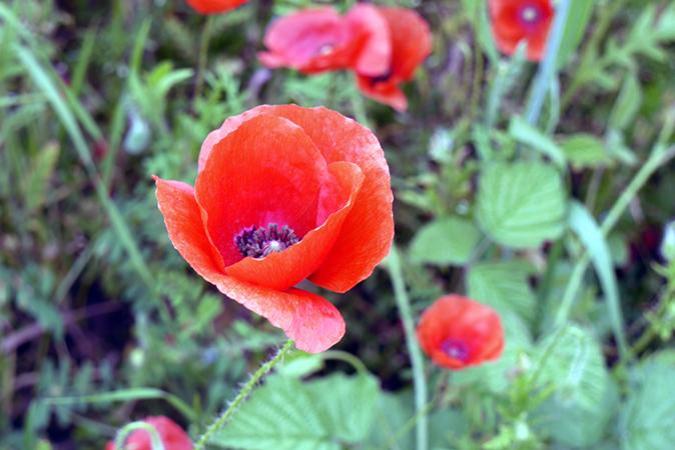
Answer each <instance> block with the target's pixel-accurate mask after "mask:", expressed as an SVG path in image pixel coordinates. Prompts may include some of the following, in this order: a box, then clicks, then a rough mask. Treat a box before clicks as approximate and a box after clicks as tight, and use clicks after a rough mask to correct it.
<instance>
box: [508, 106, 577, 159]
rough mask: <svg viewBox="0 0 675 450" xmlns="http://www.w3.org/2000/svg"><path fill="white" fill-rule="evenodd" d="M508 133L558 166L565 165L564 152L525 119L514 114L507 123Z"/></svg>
mask: <svg viewBox="0 0 675 450" xmlns="http://www.w3.org/2000/svg"><path fill="white" fill-rule="evenodd" d="M509 134H510V135H511V136H512V137H513V138H514V139H515V140H516V141H518V142H520V143H523V144H526V145H527V146H528V147H531V148H532V149H533V150H535V151H537V152H539V153H542V154H544V155H545V156H548V157H549V158H551V161H553V162H554V163H555V164H556V165H557V166H558V167H561V168H562V167H565V153H563V151H562V149H561V148H560V147H558V145H557V144H556V143H555V142H554V141H553V140H552V139H551V138H549V137H548V136H546V135H545V134H544V133H542V132H541V131H539V130H538V129H537V128H535V127H533V126H532V125H530V124H529V123H527V121H526V120H525V119H523V118H522V117H519V116H514V117H513V118H512V119H511V123H510V125H509Z"/></svg>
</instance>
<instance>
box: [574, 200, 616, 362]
mask: <svg viewBox="0 0 675 450" xmlns="http://www.w3.org/2000/svg"><path fill="white" fill-rule="evenodd" d="M570 228H571V229H572V230H573V231H574V232H575V233H576V234H577V236H579V238H580V239H581V241H582V242H583V244H584V247H586V250H587V251H588V254H589V255H590V256H591V260H592V261H593V267H594V268H595V271H596V273H597V274H598V278H599V279H600V284H601V285H602V290H603V293H604V294H605V300H606V302H607V309H608V312H609V318H610V321H611V324H612V330H613V331H614V337H615V338H616V340H617V343H618V345H619V350H620V352H621V353H622V356H625V353H626V351H627V348H628V344H627V342H626V337H625V335H624V325H623V313H622V312H621V301H620V299H619V288H618V285H617V281H616V275H615V274H614V266H613V264H612V256H611V254H610V251H609V246H608V245H607V242H606V240H605V237H604V234H603V232H602V230H601V229H600V226H599V225H598V224H597V223H596V221H595V219H594V218H593V216H592V215H591V213H590V212H588V210H587V209H586V207H585V206H583V205H582V204H581V203H579V202H572V205H571V208H570Z"/></svg>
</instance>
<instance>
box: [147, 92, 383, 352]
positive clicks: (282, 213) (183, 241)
mask: <svg viewBox="0 0 675 450" xmlns="http://www.w3.org/2000/svg"><path fill="white" fill-rule="evenodd" d="M156 183H157V200H158V204H159V209H160V211H161V212H162V214H163V215H164V222H165V224H166V227H167V230H168V232H169V238H170V239H171V241H172V243H173V245H174V246H175V247H176V249H177V250H178V252H179V253H180V254H181V255H182V256H183V257H184V258H185V260H186V261H187V262H188V263H189V264H190V266H192V268H193V269H194V270H195V271H196V272H197V273H198V274H199V275H201V276H202V277H203V278H204V279H206V280H207V281H209V282H210V283H213V284H215V285H216V286H217V287H218V289H219V290H220V291H221V292H222V293H224V294H225V295H227V296H228V297H231V298H232V299H234V300H236V301H238V302H239V303H241V304H242V305H244V306H245V307H247V308H248V309H250V310H251V311H254V312H256V313H257V314H260V315H261V316H263V317H266V318H267V319H268V320H269V321H270V322H271V323H272V324H273V325H274V326H277V327H279V328H282V329H283V330H284V331H285V332H286V334H287V335H288V337H289V338H291V339H293V340H294V341H295V343H296V346H297V347H298V348H299V349H301V350H305V351H308V352H313V353H316V352H321V351H324V350H326V349H328V348H329V347H331V346H332V345H334V344H335V343H336V342H338V341H339V340H340V339H341V338H342V336H343V334H344V328H345V324H344V320H343V319H342V316H341V315H340V313H339V312H338V310H337V309H336V308H335V307H334V306H333V305H332V304H331V303H330V302H328V301H327V300H326V299H324V298H323V297H320V296H318V295H316V294H313V293H310V292H307V291H304V290H300V289H297V288H294V286H295V285H297V284H298V283H299V282H300V281H302V280H304V279H306V278H307V279H309V280H310V281H312V282H313V283H314V284H316V285H318V286H321V287H323V288H326V289H329V290H332V291H335V292H345V291H347V290H349V289H350V288H352V287H353V286H354V285H355V284H357V283H358V282H360V281H361V280H363V279H365V278H367V277H368V276H369V275H370V274H371V272H372V271H373V269H374V268H375V266H376V265H377V264H378V263H379V262H380V261H381V260H382V258H384V256H385V255H386V254H387V252H388V250H389V247H390V245H391V241H392V238H393V230H394V229H393V216H392V200H393V196H392V192H391V186H390V178H389V168H388V166H387V162H386V161H385V159H384V153H383V151H382V148H381V147H380V144H379V142H378V141H377V138H375V136H374V135H373V134H372V133H371V132H370V131H369V130H368V129H366V128H364V127H362V126H361V125H359V124H357V123H356V122H354V121H352V120H350V119H347V118H345V117H343V116H342V115H340V114H338V113H336V112H334V111H330V110H327V109H325V108H311V109H309V108H301V107H298V106H294V105H287V106H259V107H256V108H254V109H252V110H250V111H248V112H245V113H243V114H241V115H239V116H235V117H232V118H230V119H228V120H226V121H225V123H223V125H222V126H221V127H220V128H219V129H218V130H216V131H213V132H212V133H210V134H209V136H208V137H207V138H206V140H205V141H204V144H203V145H202V149H201V153H200V155H199V171H198V174H197V179H196V182H195V186H194V188H193V187H192V186H190V185H188V184H185V183H182V182H179V181H171V180H162V179H159V178H156Z"/></svg>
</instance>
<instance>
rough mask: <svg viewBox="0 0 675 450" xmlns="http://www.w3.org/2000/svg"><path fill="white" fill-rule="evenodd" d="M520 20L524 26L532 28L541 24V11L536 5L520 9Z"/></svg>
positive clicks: (528, 5) (527, 5)
mask: <svg viewBox="0 0 675 450" xmlns="http://www.w3.org/2000/svg"><path fill="white" fill-rule="evenodd" d="M518 18H519V19H520V22H521V23H522V24H523V25H525V26H527V27H532V26H535V25H537V24H538V23H539V20H540V18H541V11H540V10H539V8H537V6H535V5H530V4H526V5H525V6H523V7H522V8H520V11H519V12H518Z"/></svg>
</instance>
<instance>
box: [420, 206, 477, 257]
mask: <svg viewBox="0 0 675 450" xmlns="http://www.w3.org/2000/svg"><path fill="white" fill-rule="evenodd" d="M480 237H481V235H480V232H479V231H478V230H477V229H476V227H475V226H474V225H473V224H472V223H471V222H469V221H467V220H465V219H461V218H459V217H446V218H440V219H437V220H436V221H434V222H431V223H429V224H427V225H425V226H424V227H422V228H421V229H420V230H419V231H418V232H417V235H416V236H415V238H414V239H413V241H412V242H411V243H410V257H411V258H412V260H413V261H416V262H420V263H431V264H438V265H445V264H458V265H459V264H465V263H466V262H468V261H469V259H470V258H471V255H472V254H473V253H474V251H475V249H476V246H477V245H478V243H479V241H480Z"/></svg>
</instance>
